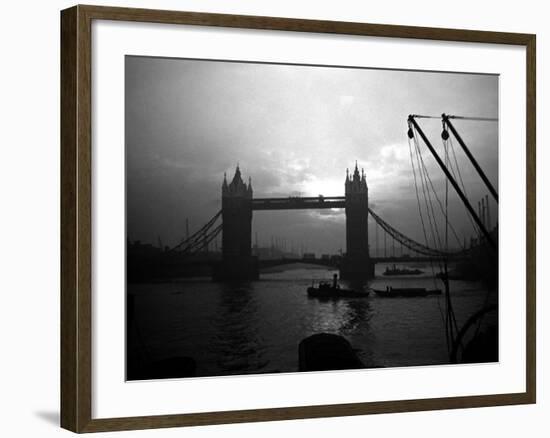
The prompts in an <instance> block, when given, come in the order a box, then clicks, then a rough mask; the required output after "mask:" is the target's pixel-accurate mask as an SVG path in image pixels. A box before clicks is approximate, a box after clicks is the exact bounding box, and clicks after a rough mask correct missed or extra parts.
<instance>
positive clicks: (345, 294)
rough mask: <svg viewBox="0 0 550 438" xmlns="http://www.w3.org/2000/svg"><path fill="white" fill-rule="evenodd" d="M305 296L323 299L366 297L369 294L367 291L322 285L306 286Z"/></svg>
mask: <svg viewBox="0 0 550 438" xmlns="http://www.w3.org/2000/svg"><path fill="white" fill-rule="evenodd" d="M307 296H308V297H310V298H324V299H337V298H366V297H368V296H369V292H368V291H356V290H353V289H341V288H332V287H329V288H322V287H313V286H312V287H308V288H307Z"/></svg>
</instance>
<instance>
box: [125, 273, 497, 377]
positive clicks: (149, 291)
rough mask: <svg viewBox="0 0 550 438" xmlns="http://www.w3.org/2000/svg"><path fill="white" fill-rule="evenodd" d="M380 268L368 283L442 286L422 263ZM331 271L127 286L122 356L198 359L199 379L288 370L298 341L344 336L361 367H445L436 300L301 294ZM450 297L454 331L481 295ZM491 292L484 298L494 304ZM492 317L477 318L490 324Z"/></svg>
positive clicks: (474, 290)
mask: <svg viewBox="0 0 550 438" xmlns="http://www.w3.org/2000/svg"><path fill="white" fill-rule="evenodd" d="M400 266H401V265H400ZM403 266H404V265H403ZM411 266H412V265H410V266H409V267H411ZM414 267H419V265H414ZM385 268H386V265H384V264H379V265H377V266H376V277H375V278H374V279H373V280H372V282H370V286H371V287H373V288H376V289H385V288H386V286H393V287H399V286H401V287H403V286H406V287H425V288H427V289H434V288H440V289H443V285H442V283H441V281H440V280H437V279H435V278H434V277H433V275H432V271H431V269H430V267H429V266H422V267H420V269H422V270H424V271H425V273H424V274H422V275H420V276H409V277H384V276H382V273H383V271H384V269H385ZM333 273H336V271H330V270H327V269H319V268H313V267H308V266H307V265H294V266H289V267H287V269H285V270H281V271H280V272H271V273H262V274H261V280H259V281H254V282H250V283H247V284H241V285H229V284H223V283H216V282H212V281H211V280H210V279H206V278H205V279H185V280H181V281H178V282H172V283H159V284H132V285H129V286H128V293H129V294H131V295H133V296H134V323H133V325H132V327H131V328H130V329H129V330H128V340H127V342H128V355H127V357H128V360H135V359H133V358H135V357H136V355H137V356H141V357H145V358H146V360H148V361H155V360H162V359H165V358H169V357H174V356H188V357H191V358H193V359H194V361H195V363H196V374H197V376H220V375H234V374H251V373H252V374H256V373H275V372H295V371H298V344H299V342H300V341H301V340H302V339H304V338H306V337H307V336H310V335H312V334H315V333H320V332H325V333H334V334H338V335H341V336H344V337H345V338H346V339H347V340H348V341H349V342H350V343H351V345H352V347H353V348H354V349H356V350H357V353H358V356H359V358H360V359H361V360H362V361H363V363H364V364H367V365H368V366H383V367H401V366H419V365H436V364H446V363H448V360H449V359H448V352H447V344H446V340H445V324H444V319H443V316H442V312H444V309H445V299H444V296H443V295H441V296H435V295H432V296H427V297H417V298H392V299H388V298H379V297H377V296H376V295H374V294H371V295H370V296H369V297H368V298H354V299H352V298H347V299H340V300H329V301H319V300H317V299H314V298H308V297H307V294H306V289H307V287H308V286H310V285H311V282H312V280H314V281H315V282H316V283H317V281H318V280H320V279H327V280H329V279H331V278H332V274H333ZM342 285H343V286H344V285H345V282H342ZM451 294H452V303H453V307H454V310H455V313H456V318H457V322H458V326H459V327H460V326H461V325H462V324H463V323H464V322H465V321H466V319H467V318H468V317H469V316H470V315H471V314H472V313H474V312H475V311H476V310H478V309H480V308H481V307H482V306H483V304H484V303H485V300H486V298H487V291H486V289H485V288H484V287H483V286H482V285H481V284H480V283H476V282H466V281H451ZM493 295H495V296H491V295H489V301H492V302H495V300H496V294H493ZM496 317H497V316H496V315H492V316H491V315H489V316H488V318H485V319H484V321H485V322H486V323H494V322H495V321H496Z"/></svg>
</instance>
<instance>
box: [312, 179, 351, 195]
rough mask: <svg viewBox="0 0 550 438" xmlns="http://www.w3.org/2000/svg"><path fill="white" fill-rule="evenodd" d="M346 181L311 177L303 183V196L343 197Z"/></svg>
mask: <svg viewBox="0 0 550 438" xmlns="http://www.w3.org/2000/svg"><path fill="white" fill-rule="evenodd" d="M344 181H345V180H344V179H343V178H342V179H339V180H336V179H323V178H319V177H317V176H314V175H311V176H310V177H309V178H308V179H307V180H306V181H304V182H303V183H302V187H303V192H302V194H303V196H319V195H323V196H343V195H344Z"/></svg>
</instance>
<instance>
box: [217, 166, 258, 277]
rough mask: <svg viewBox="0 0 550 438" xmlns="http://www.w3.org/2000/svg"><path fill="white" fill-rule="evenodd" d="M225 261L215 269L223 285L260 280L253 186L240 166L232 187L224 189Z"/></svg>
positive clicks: (223, 234) (223, 256)
mask: <svg viewBox="0 0 550 438" xmlns="http://www.w3.org/2000/svg"><path fill="white" fill-rule="evenodd" d="M222 221H223V222H222V261H221V263H219V264H218V265H217V266H216V267H215V268H214V279H215V280H219V281H241V280H257V279H258V278H259V266H258V259H257V257H254V256H252V182H251V181H250V179H249V181H248V185H247V184H246V183H245V182H244V181H243V180H242V177H241V171H240V169H239V166H237V169H236V171H235V176H234V177H233V180H232V181H231V183H230V184H227V180H226V177H225V175H224V179H223V185H222Z"/></svg>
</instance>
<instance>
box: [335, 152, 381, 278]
mask: <svg viewBox="0 0 550 438" xmlns="http://www.w3.org/2000/svg"><path fill="white" fill-rule="evenodd" d="M345 189H346V190H345V194H346V201H345V205H346V255H345V257H344V259H343V261H342V266H341V268H340V277H341V278H344V279H348V280H366V279H369V278H372V277H374V264H373V263H372V262H371V260H370V256H369V235H368V232H369V230H368V214H369V210H368V208H369V188H368V186H367V180H366V177H365V171H364V170H361V174H359V169H358V168H357V162H356V163H355V170H354V172H353V175H352V176H351V177H350V175H349V171H347V170H346V182H345Z"/></svg>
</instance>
